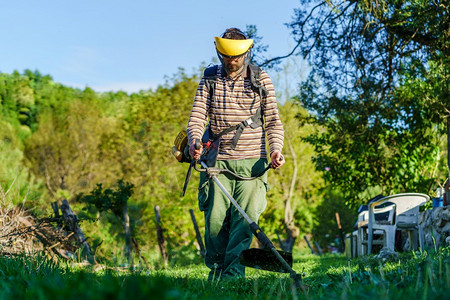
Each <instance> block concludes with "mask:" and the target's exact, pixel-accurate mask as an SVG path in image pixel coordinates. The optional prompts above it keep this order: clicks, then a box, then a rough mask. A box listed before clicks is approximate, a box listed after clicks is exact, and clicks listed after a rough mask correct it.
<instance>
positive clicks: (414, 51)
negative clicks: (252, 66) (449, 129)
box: [268, 0, 450, 204]
mask: <svg viewBox="0 0 450 300" xmlns="http://www.w3.org/2000/svg"><path fill="white" fill-rule="evenodd" d="M302 7H303V8H301V9H298V10H296V11H295V16H294V18H293V20H292V22H291V23H290V24H289V26H290V27H291V29H292V33H293V35H294V37H295V39H296V41H297V45H296V47H295V48H294V49H293V52H292V54H294V53H295V54H300V55H302V56H303V57H305V58H307V59H308V60H309V62H310V63H311V73H310V74H309V77H308V79H307V81H306V82H305V84H304V85H303V86H302V88H301V93H300V101H301V103H302V104H303V105H304V106H305V107H306V108H307V109H308V110H310V111H311V112H312V115H311V118H310V120H311V121H312V122H314V123H317V124H320V125H322V126H323V128H326V130H325V131H321V132H316V133H315V134H312V135H311V136H310V137H309V138H308V140H309V141H310V142H311V143H313V144H314V145H315V147H316V151H317V153H318V155H317V157H316V163H317V165H320V166H322V167H323V166H327V167H329V168H330V172H327V173H326V175H327V178H328V179H329V180H330V182H332V183H335V184H336V185H339V186H340V187H341V188H342V189H343V190H344V192H345V193H346V195H347V196H348V197H349V198H348V199H349V201H350V202H353V203H354V204H359V203H361V201H362V200H363V199H361V195H362V193H363V192H364V191H365V190H367V188H368V187H374V186H378V187H379V190H378V192H380V191H381V192H383V193H392V192H400V191H411V190H415V191H422V192H426V191H428V188H429V187H430V184H431V183H433V179H434V178H433V175H434V173H433V167H434V162H435V161H436V159H437V156H438V154H439V138H440V137H442V135H443V134H444V133H445V126H444V125H446V123H447V120H448V116H449V103H448V102H447V101H448V99H449V97H448V73H447V71H446V70H448V67H449V60H448V51H449V44H448V41H447V40H448V35H449V24H450V22H449V20H448V18H449V16H448V2H445V1H433V2H429V1H422V0H417V1H406V2H405V1H397V0H382V1H377V2H371V1H355V0H352V1H349V0H340V1H328V0H327V1H320V0H319V1H315V0H313V1H309V0H305V1H302ZM276 59H280V58H275V59H274V60H276ZM268 62H270V61H268Z"/></svg>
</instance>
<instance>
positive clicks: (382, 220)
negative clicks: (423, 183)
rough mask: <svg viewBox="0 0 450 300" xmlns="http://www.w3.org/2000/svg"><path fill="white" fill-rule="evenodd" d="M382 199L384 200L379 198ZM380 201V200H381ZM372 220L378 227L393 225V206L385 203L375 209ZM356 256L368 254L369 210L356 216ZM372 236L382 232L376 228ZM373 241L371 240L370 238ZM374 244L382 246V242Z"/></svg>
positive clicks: (375, 241)
mask: <svg viewBox="0 0 450 300" xmlns="http://www.w3.org/2000/svg"><path fill="white" fill-rule="evenodd" d="M381 199H384V198H381ZM381 199H380V200H381ZM373 213H374V220H375V221H376V223H377V224H380V225H392V224H393V223H394V213H395V204H393V203H389V202H385V203H383V205H381V206H380V207H376V208H374V210H373ZM357 227H358V229H357V231H356V239H357V247H356V248H357V249H356V251H357V254H358V256H361V255H365V254H368V252H369V251H368V232H369V231H368V227H369V210H365V211H362V212H361V213H360V214H359V215H358V222H357ZM372 232H373V234H383V232H384V231H382V230H379V229H378V228H376V229H374V230H372ZM372 240H373V238H372ZM372 243H374V244H384V241H383V240H373V242H372Z"/></svg>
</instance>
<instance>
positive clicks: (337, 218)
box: [336, 212, 345, 253]
mask: <svg viewBox="0 0 450 300" xmlns="http://www.w3.org/2000/svg"><path fill="white" fill-rule="evenodd" d="M336 223H337V225H338V229H339V240H340V241H341V242H340V245H339V252H341V253H344V251H345V241H344V234H343V232H342V226H341V219H340V218H339V213H338V212H336Z"/></svg>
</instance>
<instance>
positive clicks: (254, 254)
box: [185, 141, 303, 288]
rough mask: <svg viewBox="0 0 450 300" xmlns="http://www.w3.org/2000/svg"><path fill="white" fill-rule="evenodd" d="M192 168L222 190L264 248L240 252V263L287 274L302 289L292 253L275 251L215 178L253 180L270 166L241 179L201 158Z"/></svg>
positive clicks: (271, 244)
mask: <svg viewBox="0 0 450 300" xmlns="http://www.w3.org/2000/svg"><path fill="white" fill-rule="evenodd" d="M195 147H196V149H200V147H201V146H200V142H199V141H196V144H195ZM282 159H283V158H282ZM198 163H200V165H201V166H202V167H203V168H201V169H199V168H197V164H198ZM192 166H193V167H194V169H195V170H196V171H198V172H205V173H206V174H207V175H208V176H209V177H210V178H211V179H212V180H213V181H214V182H215V183H216V184H217V186H218V187H219V188H220V189H221V190H222V192H223V193H224V194H225V195H226V197H227V198H228V199H229V200H230V201H231V203H232V204H233V206H234V207H235V208H236V209H237V210H238V211H239V213H240V214H241V215H242V216H243V217H244V219H245V220H246V221H247V222H248V224H249V225H250V229H251V231H252V233H253V235H255V237H256V238H257V239H258V240H259V241H260V242H261V244H262V245H263V246H264V249H248V250H244V251H242V253H241V256H240V263H241V264H242V265H244V266H247V267H251V268H256V269H262V270H266V271H272V272H281V273H289V275H290V277H291V278H292V279H293V280H294V283H295V285H296V286H297V288H303V284H302V278H301V275H299V274H297V273H296V272H295V271H294V270H293V269H292V253H289V252H285V251H279V250H277V249H276V248H275V246H274V245H273V243H272V242H271V241H270V240H269V238H268V237H267V235H266V234H265V233H264V232H263V231H262V229H261V228H260V227H259V226H258V224H256V222H255V221H253V220H251V219H250V217H249V216H248V215H247V214H246V212H245V211H244V210H243V209H242V208H241V207H240V206H239V204H238V203H237V202H236V200H235V199H234V198H233V197H232V196H231V195H230V193H229V192H228V191H227V190H226V189H225V187H224V186H223V185H222V183H221V182H220V181H219V179H218V178H217V176H218V175H219V174H222V173H229V174H231V175H233V176H235V177H236V178H238V179H240V180H253V179H255V178H257V177H259V176H262V175H263V174H264V173H265V172H266V171H267V170H268V169H269V168H270V167H271V166H270V165H269V166H268V167H267V168H266V169H265V170H264V171H263V172H261V173H260V174H257V175H256V176H254V177H241V176H239V175H238V174H235V173H233V172H231V171H230V170H226V169H219V168H215V167H208V165H207V163H206V162H205V161H204V160H203V159H202V158H200V161H194V163H193V164H191V166H190V168H191V167H192ZM188 177H190V173H189V172H188V176H187V178H186V179H187V181H188V180H189V178H188ZM186 185H187V184H186V183H185V186H186Z"/></svg>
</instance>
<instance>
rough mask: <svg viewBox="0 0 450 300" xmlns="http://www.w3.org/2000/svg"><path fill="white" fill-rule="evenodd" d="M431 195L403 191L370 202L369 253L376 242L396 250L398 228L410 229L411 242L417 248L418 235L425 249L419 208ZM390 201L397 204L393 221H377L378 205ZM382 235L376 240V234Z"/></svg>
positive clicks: (420, 243) (421, 245)
mask: <svg viewBox="0 0 450 300" xmlns="http://www.w3.org/2000/svg"><path fill="white" fill-rule="evenodd" d="M428 200H430V197H429V196H427V195H425V194H419V193H403V194H396V195H392V196H387V197H384V198H381V199H379V200H377V201H374V202H372V203H369V223H368V229H367V231H368V232H367V253H368V254H370V253H371V252H372V246H373V245H374V244H375V243H380V242H381V243H382V244H383V245H384V246H385V247H387V248H388V249H390V250H392V251H395V250H394V247H395V232H396V231H397V230H406V231H408V237H409V240H410V244H411V246H412V247H414V249H417V236H418V237H419V245H420V249H422V250H423V245H424V237H423V231H422V227H421V226H420V225H419V209H420V206H422V205H424V204H425V202H427V201H428ZM386 202H389V203H393V204H395V206H394V208H395V215H394V219H393V222H388V223H387V224H383V223H384V222H378V221H376V218H375V214H376V211H377V207H380V205H383V204H384V203H386ZM380 233H381V235H382V237H383V238H382V239H381V240H378V241H376V240H374V239H373V236H374V234H380Z"/></svg>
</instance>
